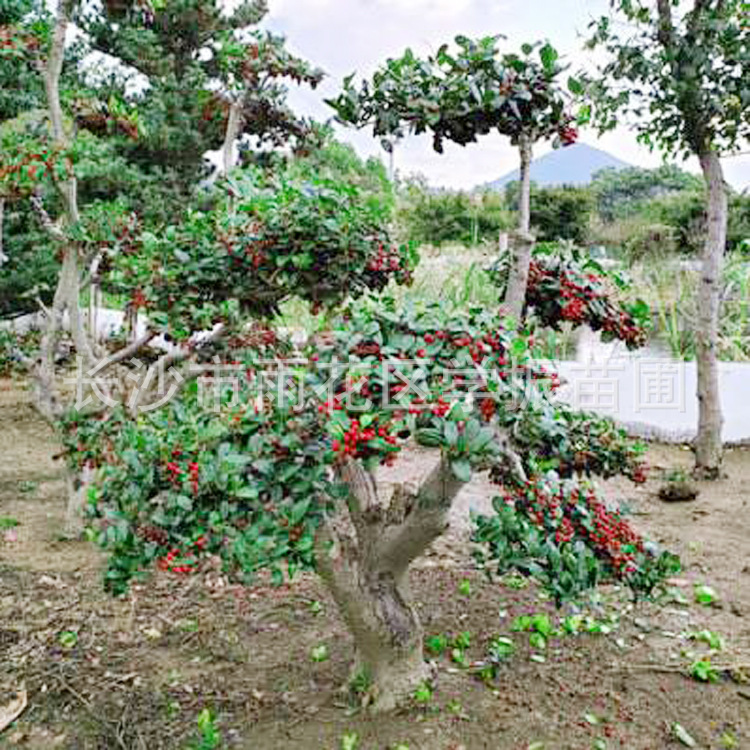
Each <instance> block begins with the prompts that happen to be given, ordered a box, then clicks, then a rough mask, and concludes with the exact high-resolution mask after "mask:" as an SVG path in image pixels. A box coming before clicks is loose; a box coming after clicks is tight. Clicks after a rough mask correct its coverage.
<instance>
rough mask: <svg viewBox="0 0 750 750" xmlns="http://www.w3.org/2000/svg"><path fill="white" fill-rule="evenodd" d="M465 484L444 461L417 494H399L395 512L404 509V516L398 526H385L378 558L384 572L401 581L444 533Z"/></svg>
mask: <svg viewBox="0 0 750 750" xmlns="http://www.w3.org/2000/svg"><path fill="white" fill-rule="evenodd" d="M463 484H464V483H463V482H461V481H460V480H459V479H457V478H456V477H455V476H454V475H453V472H452V471H451V469H450V465H449V464H448V462H447V461H446V460H445V459H441V460H440V463H439V464H438V465H437V466H436V467H435V468H434V469H433V471H432V472H431V473H430V474H429V475H428V477H427V479H426V480H425V481H424V483H423V484H422V486H421V487H420V488H419V489H418V490H417V492H416V493H409V492H407V491H405V490H404V489H403V488H402V489H401V490H400V491H397V492H396V494H395V495H394V498H393V500H392V501H391V506H392V509H394V510H398V509H399V507H398V506H401V508H403V510H404V511H405V513H404V516H403V519H402V521H401V522H400V523H399V524H398V525H395V526H390V525H386V526H385V527H384V528H383V529H382V531H381V532H380V533H379V539H378V544H377V557H378V567H379V568H380V569H381V570H389V571H391V572H392V573H393V575H394V576H395V577H396V578H399V577H400V576H401V575H403V573H404V572H405V571H406V569H407V568H408V567H409V565H410V564H411V563H412V562H413V561H414V560H416V559H417V558H418V557H420V556H421V555H422V554H423V553H424V551H425V550H426V549H427V548H428V547H429V546H430V544H432V542H434V541H435V540H436V539H437V538H438V537H440V536H441V535H442V534H443V533H444V532H445V530H446V529H447V527H448V511H449V510H450V508H451V505H452V504H453V500H454V499H455V497H456V495H457V494H458V492H459V491H460V489H461V487H463ZM394 505H395V506H396V507H395V508H394ZM390 515H393V514H390Z"/></svg>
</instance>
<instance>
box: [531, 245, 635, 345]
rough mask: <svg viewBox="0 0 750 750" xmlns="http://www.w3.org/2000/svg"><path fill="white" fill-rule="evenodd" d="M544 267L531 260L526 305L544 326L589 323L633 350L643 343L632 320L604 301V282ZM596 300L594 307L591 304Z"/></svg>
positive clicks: (552, 267)
mask: <svg viewBox="0 0 750 750" xmlns="http://www.w3.org/2000/svg"><path fill="white" fill-rule="evenodd" d="M552 262H553V263H554V265H551V266H550V267H545V265H544V261H543V260H542V259H535V260H532V261H531V265H530V266H529V282H528V286H527V291H526V303H527V305H528V306H529V307H533V308H534V309H535V311H536V313H537V316H538V317H539V318H540V319H541V322H542V323H543V324H544V325H548V326H551V327H553V328H555V327H557V325H558V323H559V321H560V320H567V321H569V322H571V323H574V324H576V325H581V324H583V323H586V324H588V325H589V326H591V328H592V329H593V330H595V331H598V330H604V331H606V332H607V333H610V334H612V335H613V336H614V337H615V338H617V339H619V340H621V341H624V342H625V343H626V344H627V345H628V347H630V348H636V347H639V346H643V344H645V343H646V332H645V331H644V330H643V328H641V327H640V326H638V325H636V323H635V321H634V320H633V317H632V316H631V315H630V314H629V313H628V312H626V311H625V310H623V309H621V308H620V307H619V306H618V305H616V304H614V303H613V302H612V301H611V300H609V299H607V290H606V289H605V288H604V285H603V279H602V277H601V276H598V275H597V274H592V273H588V274H578V275H576V276H575V277H574V274H572V273H571V272H569V271H566V270H563V269H561V268H560V266H559V264H558V263H556V262H555V261H552ZM593 300H597V304H596V305H595V306H594V305H592V304H591V302H592V301H593Z"/></svg>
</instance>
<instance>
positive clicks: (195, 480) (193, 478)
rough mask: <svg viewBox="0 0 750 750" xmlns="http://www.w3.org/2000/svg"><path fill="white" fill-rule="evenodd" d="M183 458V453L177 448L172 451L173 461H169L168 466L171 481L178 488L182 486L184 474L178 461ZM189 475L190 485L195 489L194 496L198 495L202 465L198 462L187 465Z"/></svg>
mask: <svg viewBox="0 0 750 750" xmlns="http://www.w3.org/2000/svg"><path fill="white" fill-rule="evenodd" d="M181 457H182V451H181V450H180V449H179V448H175V449H174V450H173V451H172V459H173V460H172V461H168V462H167V465H166V469H167V472H168V474H169V481H170V482H171V483H172V484H173V485H174V486H175V487H178V486H180V485H181V484H182V481H183V477H184V472H183V468H182V466H180V464H179V463H177V460H178V459H179V458H181ZM187 474H188V479H189V480H190V484H191V486H192V488H193V494H194V495H197V494H198V484H199V479H200V465H199V464H198V462H197V461H190V462H189V463H188V465H187Z"/></svg>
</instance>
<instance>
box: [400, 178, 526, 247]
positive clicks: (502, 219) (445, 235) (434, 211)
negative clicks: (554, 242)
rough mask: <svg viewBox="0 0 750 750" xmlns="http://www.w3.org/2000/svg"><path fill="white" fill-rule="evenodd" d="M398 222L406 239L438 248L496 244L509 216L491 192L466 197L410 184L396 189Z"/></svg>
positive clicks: (414, 183)
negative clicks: (459, 244) (447, 243)
mask: <svg viewBox="0 0 750 750" xmlns="http://www.w3.org/2000/svg"><path fill="white" fill-rule="evenodd" d="M399 192H400V199H399V211H398V220H399V223H400V225H401V231H402V232H403V234H404V236H405V238H406V239H408V240H411V241H414V242H419V243H424V244H430V245H442V244H444V243H446V242H455V243H461V244H464V245H474V244H476V243H478V242H484V241H496V240H497V236H498V234H499V232H501V231H507V230H508V229H510V227H511V221H512V220H511V215H510V213H509V212H508V210H507V209H506V207H505V201H504V200H503V197H502V195H499V194H497V193H496V192H494V191H487V192H483V193H467V192H463V191H452V190H437V191H436V190H430V189H429V188H428V187H427V186H426V185H421V184H420V183H418V182H410V183H407V184H406V185H402V186H401V188H400V191H399Z"/></svg>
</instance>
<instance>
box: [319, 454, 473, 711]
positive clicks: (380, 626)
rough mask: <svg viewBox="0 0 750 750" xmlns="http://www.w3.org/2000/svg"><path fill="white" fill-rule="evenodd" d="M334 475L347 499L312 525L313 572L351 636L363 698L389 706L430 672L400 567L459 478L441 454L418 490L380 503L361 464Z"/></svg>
mask: <svg viewBox="0 0 750 750" xmlns="http://www.w3.org/2000/svg"><path fill="white" fill-rule="evenodd" d="M340 476H341V479H342V480H343V481H344V482H345V483H346V484H347V486H348V488H349V500H348V504H347V506H346V508H341V509H339V510H338V511H337V512H334V513H333V514H331V515H329V516H327V517H326V519H325V521H324V522H323V524H322V525H321V527H320V529H319V533H318V539H317V564H318V571H319V573H320V575H321V577H322V578H323V580H324V582H325V583H326V584H327V586H328V588H329V589H330V591H331V594H332V595H333V598H334V600H335V601H336V604H337V605H338V607H339V610H340V612H341V615H342V617H343V618H344V621H345V622H346V624H347V626H348V627H349V630H350V632H351V634H352V635H353V637H354V645H355V651H356V659H355V669H354V673H355V674H356V675H357V676H358V677H359V679H361V680H363V682H364V683H365V684H366V685H367V686H368V687H367V694H366V702H367V703H368V704H369V705H371V707H372V708H373V709H374V710H376V711H389V710H392V709H394V708H396V707H397V706H400V705H402V704H404V703H406V702H408V700H409V699H410V698H411V697H412V696H413V695H414V691H415V690H416V688H417V687H419V685H420V684H421V683H423V682H424V681H426V680H428V679H429V678H430V676H431V672H430V668H429V666H428V665H427V664H426V663H425V661H424V656H423V652H422V637H423V630H422V626H421V623H420V621H419V616H418V614H417V612H416V610H415V608H414V607H413V606H412V605H411V603H410V601H409V598H410V596H409V585H408V570H409V566H410V564H411V563H412V561H413V560H415V559H416V558H417V557H419V556H420V555H421V554H422V553H423V552H424V551H425V550H426V549H427V547H428V546H429V545H430V544H431V543H432V542H433V541H434V540H435V539H437V538H438V537H439V536H440V535H441V534H442V533H443V532H444V531H445V529H446V528H447V525H448V521H447V514H448V510H449V509H450V506H451V503H452V501H453V498H454V497H455V496H456V494H457V493H458V490H459V489H460V487H461V485H462V483H461V482H460V481H459V480H457V479H456V478H455V477H453V475H452V473H451V471H450V468H449V467H448V465H447V463H445V462H443V461H441V462H440V464H439V465H438V467H437V468H436V469H435V470H434V471H433V472H432V473H431V474H430V475H429V477H428V478H427V479H426V481H425V482H424V484H423V485H422V487H421V488H419V490H418V491H408V490H405V489H404V488H399V490H398V491H397V492H396V493H395V494H394V496H393V498H392V499H391V502H390V504H389V505H388V506H384V505H382V504H381V503H380V502H379V500H378V496H377V490H376V486H375V480H374V478H373V476H372V475H371V474H370V473H368V472H367V471H366V470H365V469H364V468H363V467H362V466H361V464H359V463H358V462H355V461H353V460H350V461H348V462H347V463H346V464H344V465H343V466H342V468H341V470H340Z"/></svg>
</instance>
